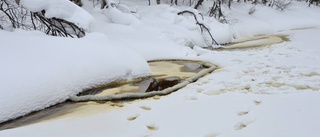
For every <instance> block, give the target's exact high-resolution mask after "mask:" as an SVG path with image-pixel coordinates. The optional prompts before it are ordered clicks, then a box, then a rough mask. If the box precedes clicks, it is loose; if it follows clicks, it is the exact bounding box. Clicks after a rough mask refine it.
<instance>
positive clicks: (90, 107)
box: [0, 35, 289, 130]
mask: <svg viewBox="0 0 320 137" xmlns="http://www.w3.org/2000/svg"><path fill="white" fill-rule="evenodd" d="M288 40H289V39H288V38H287V36H286V35H266V36H255V37H251V38H245V39H239V40H236V41H233V42H232V43H231V44H229V45H226V46H223V47H221V48H220V49H218V50H234V49H246V48H253V47H258V46H267V45H271V44H277V43H281V42H284V41H288ZM149 65H150V67H151V70H152V72H153V74H152V77H148V78H142V79H135V80H133V81H121V82H117V83H111V84H108V85H103V86H101V87H98V88H95V89H90V90H87V91H85V92H83V93H81V94H80V95H95V96H105V95H116V94H123V93H132V92H136V93H137V92H138V93H143V92H150V91H160V90H163V89H165V88H168V87H172V86H174V85H176V84H178V83H180V82H181V81H183V80H185V79H187V78H189V77H191V76H193V75H195V74H197V73H198V72H199V71H201V70H202V69H204V68H206V67H204V66H203V62H200V61H183V60H180V61H152V62H149ZM159 98H160V97H159V96H155V97H152V98H147V99H159ZM133 102H134V101H133ZM123 106H124V105H123V103H121V101H118V102H79V103H75V102H69V101H67V102H64V103H61V104H57V105H55V106H52V107H49V108H47V109H45V110H42V111H39V112H34V113H31V114H29V115H27V116H25V117H21V118H18V119H16V120H12V121H8V122H5V123H2V124H0V130H4V129H9V128H16V127H20V126H25V125H29V124H34V123H38V122H45V121H51V120H56V119H61V118H74V117H79V116H85V115H92V114H96V113H99V112H106V111H108V110H110V109H116V108H118V107H123ZM143 109H148V108H143Z"/></svg>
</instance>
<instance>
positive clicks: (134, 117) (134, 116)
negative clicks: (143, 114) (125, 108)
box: [127, 114, 140, 121]
mask: <svg viewBox="0 0 320 137" xmlns="http://www.w3.org/2000/svg"><path fill="white" fill-rule="evenodd" d="M139 116H140V114H135V115H132V116H130V117H128V118H127V120H128V121H133V120H135V119H137V118H138V117H139Z"/></svg>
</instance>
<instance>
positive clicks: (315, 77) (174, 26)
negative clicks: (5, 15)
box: [0, 0, 320, 137]
mask: <svg viewBox="0 0 320 137" xmlns="http://www.w3.org/2000/svg"><path fill="white" fill-rule="evenodd" d="M121 2H122V3H124V4H127V5H128V7H130V8H131V9H129V10H133V11H135V13H130V12H123V11H121V10H118V9H116V8H110V9H103V10H100V9H99V8H97V7H96V8H92V9H90V8H89V7H90V6H86V5H85V6H84V7H86V10H87V11H88V13H90V14H91V15H92V16H94V21H93V24H94V25H93V26H94V27H93V29H91V31H93V32H95V33H88V34H87V36H86V37H84V38H82V39H69V38H57V37H49V36H45V35H43V34H40V33H38V32H25V31H19V30H18V31H16V32H12V33H9V32H5V31H0V35H1V38H2V37H3V38H4V39H1V46H0V48H1V50H0V62H1V68H0V69H1V70H0V73H1V78H0V83H1V85H0V86H1V87H4V88H2V89H3V90H2V91H3V92H1V93H2V94H3V95H6V96H3V95H1V97H0V100H1V101H0V104H1V105H0V110H6V111H1V113H0V116H1V119H0V121H1V120H2V121H4V120H7V119H10V118H14V117H17V116H21V115H24V114H26V113H28V112H31V111H33V110H39V109H41V108H44V107H47V106H50V105H53V104H56V103H58V102H62V101H64V100H65V99H67V98H68V95H74V94H76V93H78V92H80V91H81V90H83V89H86V88H89V87H92V86H94V85H96V84H105V83H109V82H111V81H115V80H119V79H131V78H134V77H140V76H146V75H148V74H149V73H150V71H149V69H148V66H147V64H146V60H156V59H194V60H203V61H208V62H211V63H213V64H216V65H219V67H220V68H219V69H218V70H216V71H215V72H214V73H212V74H210V75H207V76H206V77H204V78H202V79H200V80H198V81H197V82H195V83H193V84H190V85H188V86H187V87H186V88H183V89H181V90H179V91H177V92H175V93H173V94H170V95H168V96H163V97H160V99H159V100H156V99H146V100H137V101H129V102H123V105H124V107H111V106H110V105H108V103H106V104H103V105H101V104H98V103H92V102H91V103H89V104H87V105H89V107H80V108H77V109H75V110H73V111H70V112H68V113H67V114H65V115H62V116H59V117H57V118H54V119H49V120H46V121H42V122H39V123H35V124H32V125H28V126H24V127H19V128H15V129H9V130H3V131H0V136H1V137H11V136H15V137H19V136H35V137H37V136H39V137H40V136H41V137H42V136H61V137H63V136H70V135H71V134H72V135H73V136H80V137H82V136H83V137H87V136H134V137H135V136H155V137H157V136H158V137H163V136H186V137H194V136H204V137H214V136H219V137H230V136H240V137H242V136H259V137H264V136H265V137H270V136H310V137H316V136H320V134H319V132H318V131H319V130H320V125H319V122H318V117H319V114H320V109H319V108H320V106H319V100H320V94H319V91H320V64H319V62H320V60H319V59H320V55H319V52H320V46H319V44H320V39H319V38H318V36H319V35H320V29H319V27H320V16H319V15H318V13H319V12H320V9H319V7H307V5H308V4H306V3H304V2H295V1H293V3H292V5H291V6H290V7H289V8H288V9H286V10H284V11H282V12H281V11H277V10H275V9H273V8H270V7H265V6H261V5H257V6H256V7H255V9H256V12H254V13H253V14H252V15H249V14H248V11H249V9H250V8H252V5H251V4H244V3H234V4H233V7H232V8H231V9H230V10H229V9H227V8H225V11H224V12H225V15H227V16H226V19H227V20H228V21H229V24H221V23H219V22H217V21H216V20H214V19H213V18H209V17H205V20H201V22H202V23H205V24H206V25H208V26H210V28H211V29H210V31H211V32H212V34H213V35H214V38H216V40H217V41H218V42H219V43H227V42H230V41H232V40H233V39H238V38H246V37H251V36H254V35H263V34H284V35H288V38H289V41H286V42H282V43H277V44H273V45H268V46H263V47H256V48H248V49H236V50H214V51H209V50H206V49H203V48H202V47H207V46H208V45H205V41H204V40H203V36H201V33H200V29H199V26H197V25H196V24H195V20H194V18H193V17H192V16H190V15H183V16H182V15H177V13H178V12H180V11H182V10H186V9H188V10H190V8H186V7H183V6H169V5H152V6H145V5H147V2H146V1H142V0H141V1H130V0H122V1H121ZM206 2H210V1H206ZM209 5H211V4H209ZM40 7H41V6H39V9H43V8H42V7H41V8H40ZM128 7H126V9H128ZM205 10H207V8H206V7H202V8H200V11H202V12H203V13H204V12H205ZM57 12H58V11H57ZM195 12H196V11H195ZM111 13H113V14H111ZM91 15H90V16H91ZM17 39H19V41H17ZM20 39H21V41H20ZM40 40H41V41H43V43H45V44H41V45H40V44H39V41H40ZM263 41H265V40H258V41H255V42H247V43H251V44H255V43H257V42H263ZM3 43H4V44H3ZM57 55H59V56H57ZM2 66H4V67H2ZM2 73H3V74H2ZM3 76H4V77H3ZM146 107H147V108H149V109H143V108H146ZM133 117H135V119H134V120H132V118H133ZM130 119H131V120H130ZM148 127H149V128H148Z"/></svg>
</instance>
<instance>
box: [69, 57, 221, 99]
mask: <svg viewBox="0 0 320 137" xmlns="http://www.w3.org/2000/svg"><path fill="white" fill-rule="evenodd" d="M203 65H204V66H205V67H209V68H207V69H203V70H201V71H200V72H198V73H197V74H196V75H194V76H192V77H190V78H188V79H186V80H185V81H183V82H181V83H179V84H177V85H174V86H173V87H169V88H166V89H164V90H162V91H153V92H146V93H126V94H117V95H106V96H94V95H85V96H70V100H71V101H74V102H85V101H113V100H129V99H141V98H148V97H153V96H163V95H168V94H170V93H173V92H175V91H177V90H178V89H181V88H183V87H185V86H187V85H188V84H190V83H192V82H195V81H196V80H198V79H199V78H201V77H203V76H205V75H206V74H208V73H211V72H212V71H214V70H215V69H216V68H217V67H216V66H215V65H213V64H210V63H205V64H203Z"/></svg>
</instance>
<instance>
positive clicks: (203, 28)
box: [178, 10, 220, 46]
mask: <svg viewBox="0 0 320 137" xmlns="http://www.w3.org/2000/svg"><path fill="white" fill-rule="evenodd" d="M185 13H188V14H191V15H193V17H194V20H195V21H196V24H197V25H199V27H200V29H201V33H203V31H204V30H205V31H207V32H208V34H209V36H210V38H211V40H212V42H211V45H213V44H215V45H218V46H220V45H219V43H218V42H217V41H216V40H215V39H214V38H213V36H212V34H211V32H210V29H209V28H208V27H207V26H206V25H204V24H203V23H200V22H199V21H198V18H197V16H196V14H195V13H193V12H191V11H187V10H185V11H181V12H178V15H183V14H185ZM200 15H201V14H200Z"/></svg>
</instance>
